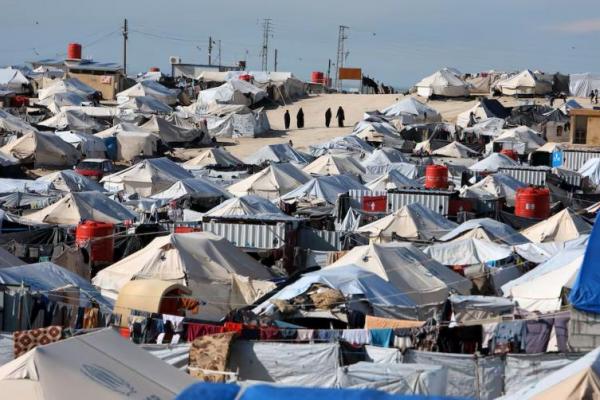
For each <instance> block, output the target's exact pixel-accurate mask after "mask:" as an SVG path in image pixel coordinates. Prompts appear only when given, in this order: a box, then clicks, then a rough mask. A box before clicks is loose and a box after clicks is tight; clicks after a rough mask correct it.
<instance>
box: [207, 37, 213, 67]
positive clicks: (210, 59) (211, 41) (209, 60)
mask: <svg viewBox="0 0 600 400" xmlns="http://www.w3.org/2000/svg"><path fill="white" fill-rule="evenodd" d="M212 45H213V40H212V36H209V37H208V65H212Z"/></svg>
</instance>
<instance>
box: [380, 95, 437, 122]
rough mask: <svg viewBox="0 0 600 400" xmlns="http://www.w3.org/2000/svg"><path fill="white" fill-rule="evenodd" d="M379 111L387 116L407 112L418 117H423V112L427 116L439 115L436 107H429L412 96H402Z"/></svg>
mask: <svg viewBox="0 0 600 400" xmlns="http://www.w3.org/2000/svg"><path fill="white" fill-rule="evenodd" d="M381 112H382V114H384V115H386V116H388V117H397V116H400V115H402V114H409V115H414V116H418V117H423V116H424V115H425V114H427V116H428V117H430V116H431V117H433V116H435V115H439V113H438V112H437V110H436V109H434V108H431V107H429V106H428V105H426V104H424V103H422V102H420V101H419V100H417V99H416V98H414V97H412V96H408V97H405V98H403V99H402V100H400V101H398V102H397V103H394V104H392V105H391V106H389V107H387V108H384V109H383V110H382V111H381Z"/></svg>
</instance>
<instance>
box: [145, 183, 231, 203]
mask: <svg viewBox="0 0 600 400" xmlns="http://www.w3.org/2000/svg"><path fill="white" fill-rule="evenodd" d="M186 195H192V196H194V197H223V198H226V199H228V198H230V197H231V194H230V193H229V192H228V191H227V190H225V189H223V188H222V187H220V186H219V185H217V184H215V183H213V182H211V181H209V180H207V179H203V178H187V179H182V180H180V181H177V182H175V183H174V184H173V185H172V186H171V187H169V188H167V189H165V190H163V191H162V192H159V193H156V194H154V195H152V196H150V197H151V198H153V199H164V200H176V199H179V198H181V197H183V196H186Z"/></svg>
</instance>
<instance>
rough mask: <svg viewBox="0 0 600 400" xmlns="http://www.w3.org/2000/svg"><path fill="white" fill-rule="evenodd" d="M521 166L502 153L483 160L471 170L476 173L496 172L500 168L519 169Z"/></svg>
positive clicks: (471, 167) (472, 166) (493, 154)
mask: <svg viewBox="0 0 600 400" xmlns="http://www.w3.org/2000/svg"><path fill="white" fill-rule="evenodd" d="M517 166H519V164H517V162H516V161H515V160H513V159H512V158H509V157H507V156H505V155H504V154H500V153H492V154H490V155H489V156H488V157H486V158H484V159H483V160H481V161H479V162H476V163H475V164H473V165H471V166H470V167H469V169H470V170H471V171H475V172H496V171H498V168H500V167H517Z"/></svg>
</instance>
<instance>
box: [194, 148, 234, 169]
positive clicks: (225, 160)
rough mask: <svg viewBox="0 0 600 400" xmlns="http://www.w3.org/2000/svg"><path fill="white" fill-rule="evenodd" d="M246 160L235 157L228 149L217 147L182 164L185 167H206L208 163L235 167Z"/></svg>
mask: <svg viewBox="0 0 600 400" xmlns="http://www.w3.org/2000/svg"><path fill="white" fill-rule="evenodd" d="M243 164H244V162H243V161H241V160H240V159H238V158H237V157H235V156H234V155H233V154H231V153H230V152H228V151H227V150H225V149H223V148H221V147H216V148H212V149H208V150H205V151H203V152H202V153H200V154H198V155H197V156H196V157H194V158H192V159H191V160H188V161H186V162H184V163H183V164H182V166H183V167H184V168H189V169H192V168H194V167H205V166H207V165H218V166H220V167H234V166H238V165H243Z"/></svg>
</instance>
